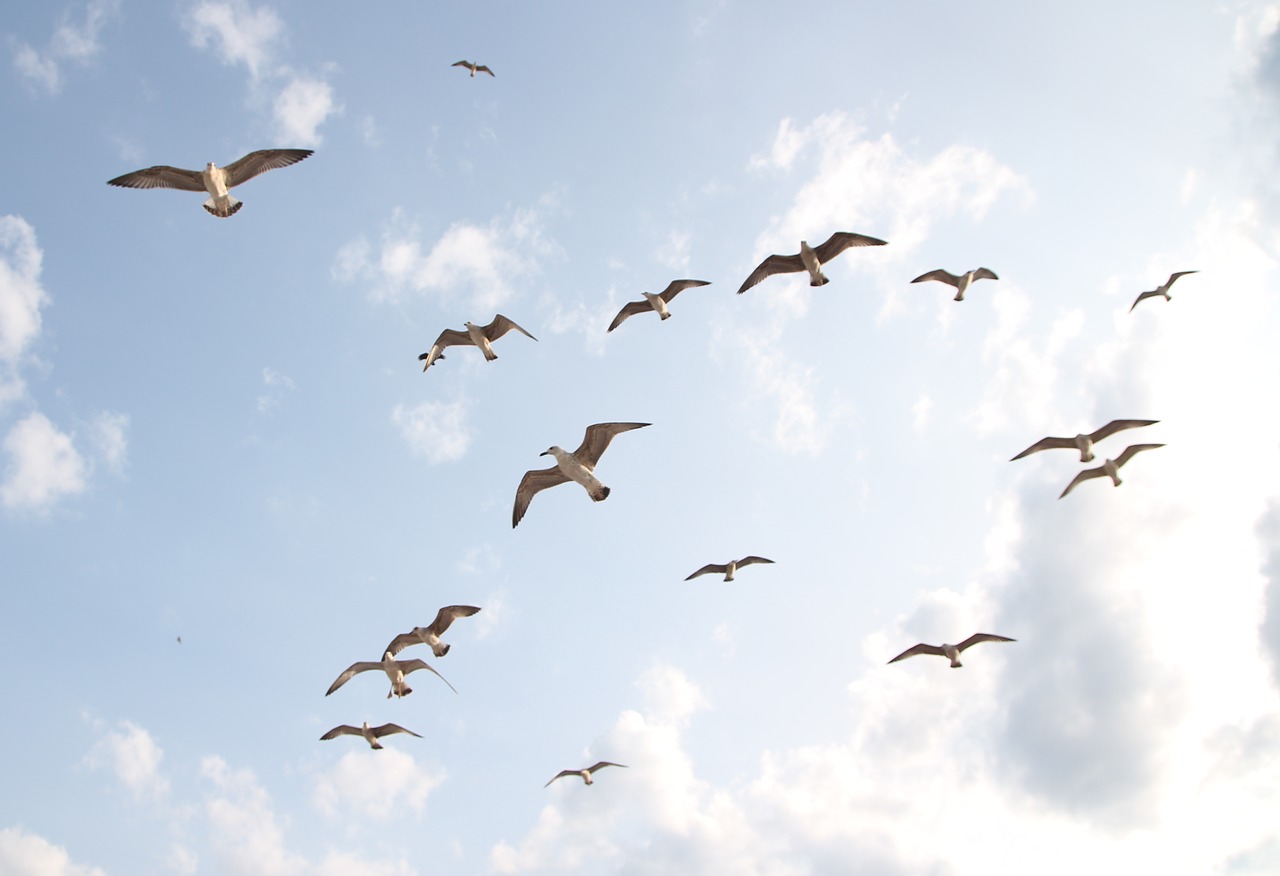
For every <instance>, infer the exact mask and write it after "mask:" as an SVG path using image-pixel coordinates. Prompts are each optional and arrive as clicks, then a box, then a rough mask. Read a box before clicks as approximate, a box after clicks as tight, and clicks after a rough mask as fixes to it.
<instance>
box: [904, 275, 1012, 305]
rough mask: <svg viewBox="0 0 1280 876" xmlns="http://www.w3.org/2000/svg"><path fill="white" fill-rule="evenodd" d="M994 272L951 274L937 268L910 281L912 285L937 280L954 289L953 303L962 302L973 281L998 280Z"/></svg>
mask: <svg viewBox="0 0 1280 876" xmlns="http://www.w3.org/2000/svg"><path fill="white" fill-rule="evenodd" d="M999 279H1000V278H999V277H997V276H996V274H995V272H994V271H992V270H991V269H990V268H974V269H973V270H972V271H965V272H964V273H963V274H953V273H951V272H950V271H944V270H942V268H938V269H937V270H936V271H929V272H928V273H927V274H921V275H920V276H918V277H916V278H915V279H914V280H912V281H911V282H912V283H924V282H926V281H928V280H938V281H940V282H943V283H946V284H948V285H950V286H955V287H956V297H955V299H954V300H955V301H964V293H965V292H967V291H969V287H970V286H972V285H973V281H974V280H999Z"/></svg>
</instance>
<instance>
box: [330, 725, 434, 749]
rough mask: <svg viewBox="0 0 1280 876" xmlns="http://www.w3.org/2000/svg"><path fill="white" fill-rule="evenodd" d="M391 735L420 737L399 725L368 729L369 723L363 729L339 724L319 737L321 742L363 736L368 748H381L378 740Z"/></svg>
mask: <svg viewBox="0 0 1280 876" xmlns="http://www.w3.org/2000/svg"><path fill="white" fill-rule="evenodd" d="M392 733H408V734H409V735H410V736H417V737H418V738H419V739H421V738H422V736H421V735H420V734H418V733H414V732H413V731H412V730H406V729H405V728H403V727H401V726H400V725H399V724H383V725H382V726H381V727H370V726H369V722H368V721H365V722H364V726H363V727H352V726H351V725H350V724H339V725H338V726H337V727H334V728H333V729H332V730H330V731H329V732H328V733H326V734H324V735H323V736H321V737H320V741H321V742H323V741H324V740H326V739H337V738H338V737H339V736H363V737H364V738H365V741H366V742H368V743H369V747H370V748H382V743H380V742H379V741H378V740H379V739H381V738H382V737H383V736H390V735H391V734H392Z"/></svg>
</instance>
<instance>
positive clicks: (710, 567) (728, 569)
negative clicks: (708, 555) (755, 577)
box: [684, 557, 773, 581]
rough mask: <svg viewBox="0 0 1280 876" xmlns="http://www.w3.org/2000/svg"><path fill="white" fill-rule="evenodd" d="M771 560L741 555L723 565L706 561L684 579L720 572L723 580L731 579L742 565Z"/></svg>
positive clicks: (689, 579) (770, 561)
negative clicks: (741, 556) (739, 557)
mask: <svg viewBox="0 0 1280 876" xmlns="http://www.w3.org/2000/svg"><path fill="white" fill-rule="evenodd" d="M772 562H773V560H766V559H765V558H764V557H743V558H742V559H740V560H730V561H729V562H728V563H727V564H725V565H723V566H721V565H719V564H717V563H707V564H706V565H705V566H703V567H702V568H701V569H699V570H698V571H696V572H694V573H693V574H692V575H690V576H689V577H688V578H685V579H684V580H686V581H692V580H693V579H694V578H697V577H698V576H699V575H706V574H715V575H719V574H721V573H724V580H726V581H732V580H733V573H734V572H736V571H737V570H738V569H741V568H742V567H743V566H750V565H751V564H752V563H772Z"/></svg>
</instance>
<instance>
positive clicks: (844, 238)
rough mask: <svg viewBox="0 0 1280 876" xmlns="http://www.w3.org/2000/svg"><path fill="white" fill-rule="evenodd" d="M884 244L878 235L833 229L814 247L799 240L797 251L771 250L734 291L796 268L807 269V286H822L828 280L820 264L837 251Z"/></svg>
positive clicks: (836, 253) (838, 253)
mask: <svg viewBox="0 0 1280 876" xmlns="http://www.w3.org/2000/svg"><path fill="white" fill-rule="evenodd" d="M885 243H886V241H883V240H881V239H880V238H878V237H869V236H868V235H865V234H854V233H853V232H851V231H837V232H836V233H835V234H832V235H831V236H830V237H829V238H827V240H826V242H825V243H822V244H820V245H819V246H817V247H811V246H809V243H808V241H804V240H802V241H800V252H798V253H794V254H793V255H778V254H776V253H775V254H774V255H771V256H769V257H768V258H766V259H765V260H764V261H762V262H761V263H760V264H759V265H758V266H756V269H755V270H754V271H752V272H751V275H750V276H748V277H747V279H746V280H744V281H743V283H742V286H741V287H740V288H739V289H738V294H739V295H741V294H742V293H743V292H746V291H747V290H748V289H750V288H751V287H752V286H754V285H756V284H757V283H759V282H760V281H761V280H763V279H764V278H765V277H770V276H772V275H774V274H788V273H797V272H799V271H808V272H809V285H810V286H822V285H825V284H826V283H828V282H829V281H828V279H827V275H826V274H824V273H823V272H822V266H823V265H825V264H827V263H828V262H830V261H831V260H832V259H833V258H835V257H836V256H838V255H840V253H842V252H844V251H845V250H846V249H849V248H850V247H853V246H884V245H885Z"/></svg>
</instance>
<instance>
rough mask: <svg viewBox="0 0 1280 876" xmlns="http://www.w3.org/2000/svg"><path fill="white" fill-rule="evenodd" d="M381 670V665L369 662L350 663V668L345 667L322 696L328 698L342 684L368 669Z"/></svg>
mask: <svg viewBox="0 0 1280 876" xmlns="http://www.w3.org/2000/svg"><path fill="white" fill-rule="evenodd" d="M381 668H382V664H381V663H374V662H372V661H370V660H362V661H360V662H359V663H352V664H351V665H350V666H348V667H347V669H346V671H345V672H343V673H342V674H341V675H339V676H338V677H337V678H336V679H334V681H333V684H331V685H329V689H328V690H327V691H325V692H324V695H325V696H328V695H329V694H331V693H333V692H334V691H335V690H337V689H338V688H340V687H342V686H343V685H344V684H346V683H347V682H348V681H350V680H351V679H352V678H353V677H355V676H356V675H359V674H360V673H361V672H368V671H369V670H370V669H381Z"/></svg>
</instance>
